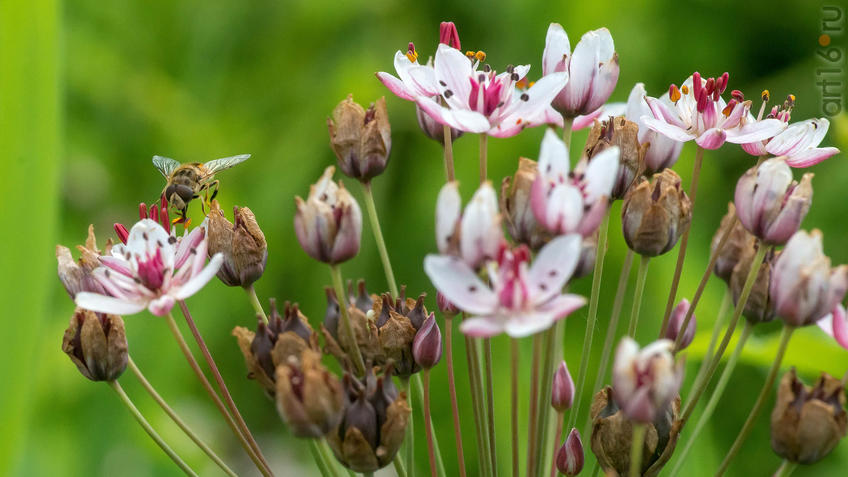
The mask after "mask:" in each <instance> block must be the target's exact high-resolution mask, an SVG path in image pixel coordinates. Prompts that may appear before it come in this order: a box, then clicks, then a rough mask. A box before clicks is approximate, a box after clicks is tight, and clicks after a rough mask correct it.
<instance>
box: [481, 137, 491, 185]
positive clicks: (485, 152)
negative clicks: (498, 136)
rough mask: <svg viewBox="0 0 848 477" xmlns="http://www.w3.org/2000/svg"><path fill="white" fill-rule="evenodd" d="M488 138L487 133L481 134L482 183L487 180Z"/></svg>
mask: <svg viewBox="0 0 848 477" xmlns="http://www.w3.org/2000/svg"><path fill="white" fill-rule="evenodd" d="M488 138H489V136H488V135H487V134H486V133H481V134H480V184H483V183H485V182H486V177H487V173H486V168H487V163H488V158H487V155H488V143H489V141H488Z"/></svg>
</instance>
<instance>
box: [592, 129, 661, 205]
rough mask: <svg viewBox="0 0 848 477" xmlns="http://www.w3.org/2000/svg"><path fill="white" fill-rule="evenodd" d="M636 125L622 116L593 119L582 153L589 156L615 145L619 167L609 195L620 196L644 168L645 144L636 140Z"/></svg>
mask: <svg viewBox="0 0 848 477" xmlns="http://www.w3.org/2000/svg"><path fill="white" fill-rule="evenodd" d="M638 135H639V126H638V125H636V123H634V122H631V121H628V120H627V119H625V118H624V116H619V117H616V118H610V119H607V120H605V121H603V122H599V121H595V124H594V126H592V130H591V131H590V132H589V138H588V139H587V140H586V148H585V150H584V153H585V155H586V157H588V158H589V160H590V161H591V160H592V157H593V156H595V155H596V154H599V153H600V152H602V151H604V150H605V149H607V148H609V147H611V146H618V148H619V151H620V152H619V156H618V160H619V164H620V165H619V168H618V176H617V177H616V180H615V185H614V186H613V188H612V195H611V197H612V198H613V199H623V198H624V196H625V195H626V194H627V191H628V190H630V187H631V186H632V185H633V184H634V183H635V181H636V179H638V178H639V177H640V176H641V175H642V174H643V173H644V171H645V152H646V151H647V149H648V144H644V145H642V144H639V139H638Z"/></svg>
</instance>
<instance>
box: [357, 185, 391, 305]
mask: <svg viewBox="0 0 848 477" xmlns="http://www.w3.org/2000/svg"><path fill="white" fill-rule="evenodd" d="M362 190H363V192H364V194H365V209H366V210H367V211H368V221H369V222H371V231H372V232H373V233H374V241H375V242H377V251H378V252H379V253H380V261H381V262H383V272H385V274H386V281H387V282H388V285H389V291H391V292H392V298H397V297H398V286H397V282H396V281H395V272H394V270H392V262H391V261H390V260H389V252H388V251H387V250H386V241H385V240H383V229H381V228H380V219H379V217H377V206H376V205H374V194H372V193H371V183H370V182H368V183H365V184H362Z"/></svg>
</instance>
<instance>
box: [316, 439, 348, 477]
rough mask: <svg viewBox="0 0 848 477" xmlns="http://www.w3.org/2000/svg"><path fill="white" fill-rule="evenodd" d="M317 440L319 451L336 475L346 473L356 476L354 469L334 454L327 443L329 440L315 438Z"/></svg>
mask: <svg viewBox="0 0 848 477" xmlns="http://www.w3.org/2000/svg"><path fill="white" fill-rule="evenodd" d="M315 441H316V442H317V444H316V448H317V449H318V452H320V453H321V457H322V458H323V459H324V462H326V463H327V468H328V469H329V470H330V472H331V473H332V474H333V475H334V476H340V475H344V474H348V475H350V477H354V474H353V471H352V470H350V469H348V468H346V467H344V466H343V465H342V464H341V463H340V462H339V461H338V460H336V456H335V455H334V454H333V451H331V450H330V446H328V445H327V440H326V439H324V438H322V439H315Z"/></svg>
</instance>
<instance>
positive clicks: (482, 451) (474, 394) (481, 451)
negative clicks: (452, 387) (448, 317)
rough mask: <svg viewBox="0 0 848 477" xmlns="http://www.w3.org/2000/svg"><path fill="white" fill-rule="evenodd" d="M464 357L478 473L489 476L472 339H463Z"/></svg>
mask: <svg viewBox="0 0 848 477" xmlns="http://www.w3.org/2000/svg"><path fill="white" fill-rule="evenodd" d="M465 355H466V357H467V358H468V375H469V384H470V386H471V400H472V403H473V405H474V424H475V427H476V430H477V454H478V456H477V460H478V462H480V466H481V467H480V469H479V470H478V473H479V474H481V475H490V473H491V469H489V466H490V465H491V463H492V460H491V459H490V458H489V435H488V434H487V433H486V424H485V422H486V405H485V402H484V398H483V384H482V382H481V373H480V355H479V353H478V352H477V343H476V342H475V341H474V339H472V338H470V337H468V336H466V337H465Z"/></svg>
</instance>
